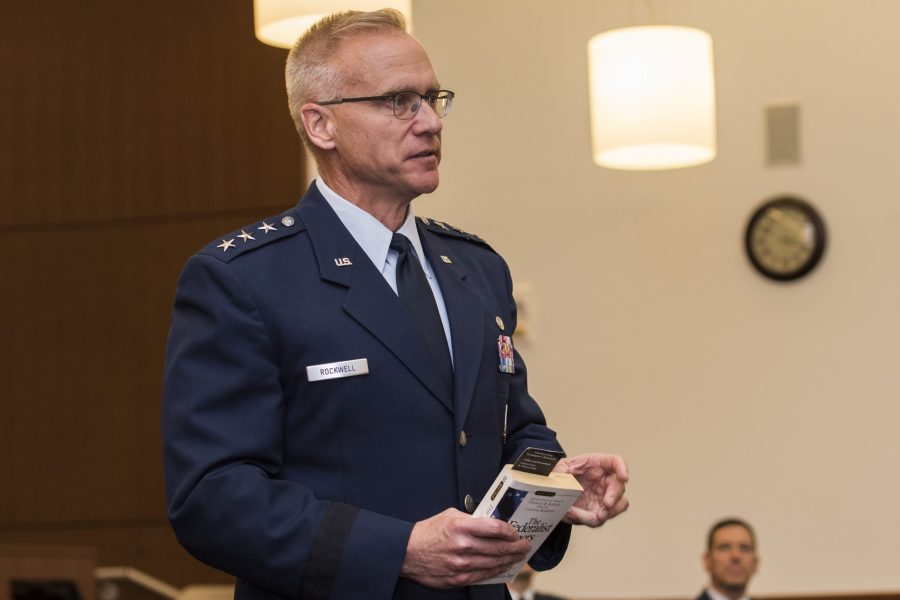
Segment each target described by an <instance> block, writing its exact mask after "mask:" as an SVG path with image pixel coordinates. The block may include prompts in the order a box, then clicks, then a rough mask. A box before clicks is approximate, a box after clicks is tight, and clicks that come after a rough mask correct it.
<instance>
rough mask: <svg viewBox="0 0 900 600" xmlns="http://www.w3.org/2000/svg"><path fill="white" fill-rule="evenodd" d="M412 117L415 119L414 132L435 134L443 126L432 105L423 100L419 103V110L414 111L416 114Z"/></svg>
mask: <svg viewBox="0 0 900 600" xmlns="http://www.w3.org/2000/svg"><path fill="white" fill-rule="evenodd" d="M413 118H414V119H415V125H416V133H431V134H437V133H440V131H441V129H443V128H444V123H443V121H441V118H440V117H439V116H438V115H437V112H436V111H435V110H434V107H432V106H431V104H429V103H428V102H425V101H424V100H423V101H422V103H421V104H420V105H419V110H418V111H416V116H415V117H413Z"/></svg>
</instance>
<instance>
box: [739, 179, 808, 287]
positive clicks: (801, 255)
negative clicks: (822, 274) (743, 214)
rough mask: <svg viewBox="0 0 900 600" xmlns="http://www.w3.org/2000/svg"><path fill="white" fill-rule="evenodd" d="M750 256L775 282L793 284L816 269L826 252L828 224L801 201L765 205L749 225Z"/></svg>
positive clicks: (777, 200) (780, 200)
mask: <svg viewBox="0 0 900 600" xmlns="http://www.w3.org/2000/svg"><path fill="white" fill-rule="evenodd" d="M744 239H745V243H746V247H747V256H748V257H749V258H750V262H751V263H753V266H754V267H756V269H757V270H758V271H759V272H760V273H762V274H763V275H765V276H766V277H770V278H772V279H775V280H778V281H790V280H793V279H799V278H800V277H803V276H804V275H806V274H807V273H809V272H810V271H812V270H813V268H815V266H816V265H817V264H818V263H819V260H820V259H821V258H822V253H823V252H824V251H825V222H824V221H823V220H822V217H821V216H819V213H818V211H816V209H815V208H813V206H812V205H811V204H809V203H808V202H804V201H803V200H800V199H799V198H793V197H789V196H784V197H780V198H775V199H773V200H769V201H767V202H765V203H764V204H763V205H762V206H760V207H759V208H757V209H756V212H754V213H753V216H751V217H750V221H749V222H748V223H747V233H746V236H745V238H744Z"/></svg>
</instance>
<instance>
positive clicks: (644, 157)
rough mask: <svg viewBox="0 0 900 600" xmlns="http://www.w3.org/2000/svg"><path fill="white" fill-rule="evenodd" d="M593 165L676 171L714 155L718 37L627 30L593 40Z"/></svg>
mask: <svg viewBox="0 0 900 600" xmlns="http://www.w3.org/2000/svg"><path fill="white" fill-rule="evenodd" d="M588 63H589V69H590V94H591V140H592V144H593V153H594V162H595V163H597V164H598V165H600V166H602V167H608V168H611V169H629V170H651V169H675V168H679V167H689V166H693V165H699V164H702V163H705V162H708V161H710V160H712V159H713V158H715V156H716V100H715V83H714V81H713V58H712V38H711V37H710V36H709V34H708V33H706V32H705V31H701V30H699V29H692V28H690V27H674V26H648V27H627V28H624V29H615V30H612V31H606V32H604V33H600V34H597V35H595V36H594V37H592V38H591V40H590V42H588Z"/></svg>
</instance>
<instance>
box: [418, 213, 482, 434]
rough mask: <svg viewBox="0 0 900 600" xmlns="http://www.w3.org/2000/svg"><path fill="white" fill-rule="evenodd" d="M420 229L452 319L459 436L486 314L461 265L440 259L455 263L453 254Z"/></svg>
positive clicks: (474, 378) (475, 372)
mask: <svg viewBox="0 0 900 600" xmlns="http://www.w3.org/2000/svg"><path fill="white" fill-rule="evenodd" d="M417 225H418V223H417ZM418 227H419V238H420V239H421V241H422V247H423V248H424V249H425V255H426V256H427V257H428V262H429V263H431V266H432V268H433V269H434V272H435V274H436V276H437V278H438V283H439V284H440V286H441V294H442V295H443V296H444V305H445V306H446V308H447V317H448V318H449V319H450V335H451V337H452V338H453V341H452V344H453V379H454V394H453V396H454V406H455V416H456V430H457V432H459V431H460V430H461V429H462V427H463V424H464V423H465V420H466V415H467V414H468V412H469V406H470V405H471V404H472V396H473V395H474V393H475V383H476V382H477V380H478V371H479V367H480V365H481V357H482V355H483V353H484V335H485V319H486V316H485V315H486V311H485V306H484V301H483V300H482V299H481V297H480V296H478V295H477V294H476V293H475V292H474V291H473V290H472V289H471V288H470V287H469V285H468V283H467V281H466V271H465V269H464V268H463V267H462V265H461V264H460V263H458V262H456V261H454V262H451V263H447V262H445V261H444V260H443V259H442V258H441V257H442V256H446V257H448V258H449V259H450V260H451V261H453V253H452V252H451V251H450V250H449V248H447V246H446V244H445V243H444V242H443V240H441V239H440V236H437V235H435V234H433V233H431V232H430V231H428V230H427V229H425V228H423V227H422V226H421V225H418Z"/></svg>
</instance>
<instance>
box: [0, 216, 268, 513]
mask: <svg viewBox="0 0 900 600" xmlns="http://www.w3.org/2000/svg"><path fill="white" fill-rule="evenodd" d="M258 216H265V215H256V214H247V215H230V216H227V217H218V218H215V219H213V218H202V219H184V220H179V221H170V222H164V223H155V222H150V223H142V222H137V223H135V224H130V225H125V224H117V225H116V226H101V227H86V226H81V227H75V228H71V229H63V230H59V229H57V230H47V231H29V232H21V233H20V232H8V233H5V234H3V235H2V246H0V263H2V264H4V265H6V268H7V269H9V271H8V274H9V277H10V279H7V281H14V282H15V285H13V286H10V287H9V288H8V289H7V291H6V294H5V296H6V298H5V301H4V304H5V305H6V308H7V310H4V311H2V313H0V330H2V331H3V332H4V345H5V347H6V351H5V352H10V351H11V352H12V354H11V356H10V358H11V359H12V360H4V361H2V363H0V373H2V380H3V381H4V382H7V384H6V385H5V386H4V387H5V392H4V393H5V396H6V398H7V399H8V401H7V402H4V405H5V406H6V410H5V412H6V413H8V414H4V417H6V418H4V419H2V420H0V451H2V452H3V456H15V457H17V458H20V459H21V460H17V461H15V462H14V463H13V465H12V469H11V471H10V473H9V479H8V481H9V487H8V488H6V490H5V492H4V493H3V494H2V496H0V527H2V526H3V525H4V524H13V523H17V524H20V525H21V524H25V523H33V524H36V525H38V524H40V525H43V524H53V523H67V522H84V521H103V520H127V519H147V518H154V517H157V518H158V517H160V516H161V515H162V514H163V497H162V470H161V465H160V456H161V445H160V437H159V398H160V391H161V382H162V366H163V356H164V350H165V342H166V334H167V330H168V326H169V317H170V311H171V305H172V298H173V294H174V290H175V284H176V280H177V277H178V274H179V273H180V270H181V267H182V265H183V263H184V261H185V259H186V257H187V256H189V255H190V254H192V253H193V252H195V251H196V250H197V249H199V247H201V246H202V245H203V244H204V243H205V242H206V241H208V240H211V239H212V238H213V237H214V236H215V235H217V234H220V233H223V232H226V231H229V230H231V229H233V228H234V227H237V226H242V225H246V223H247V222H252V221H254V220H255V219H256V218H257V217H258ZM23 317H24V318H23Z"/></svg>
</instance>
